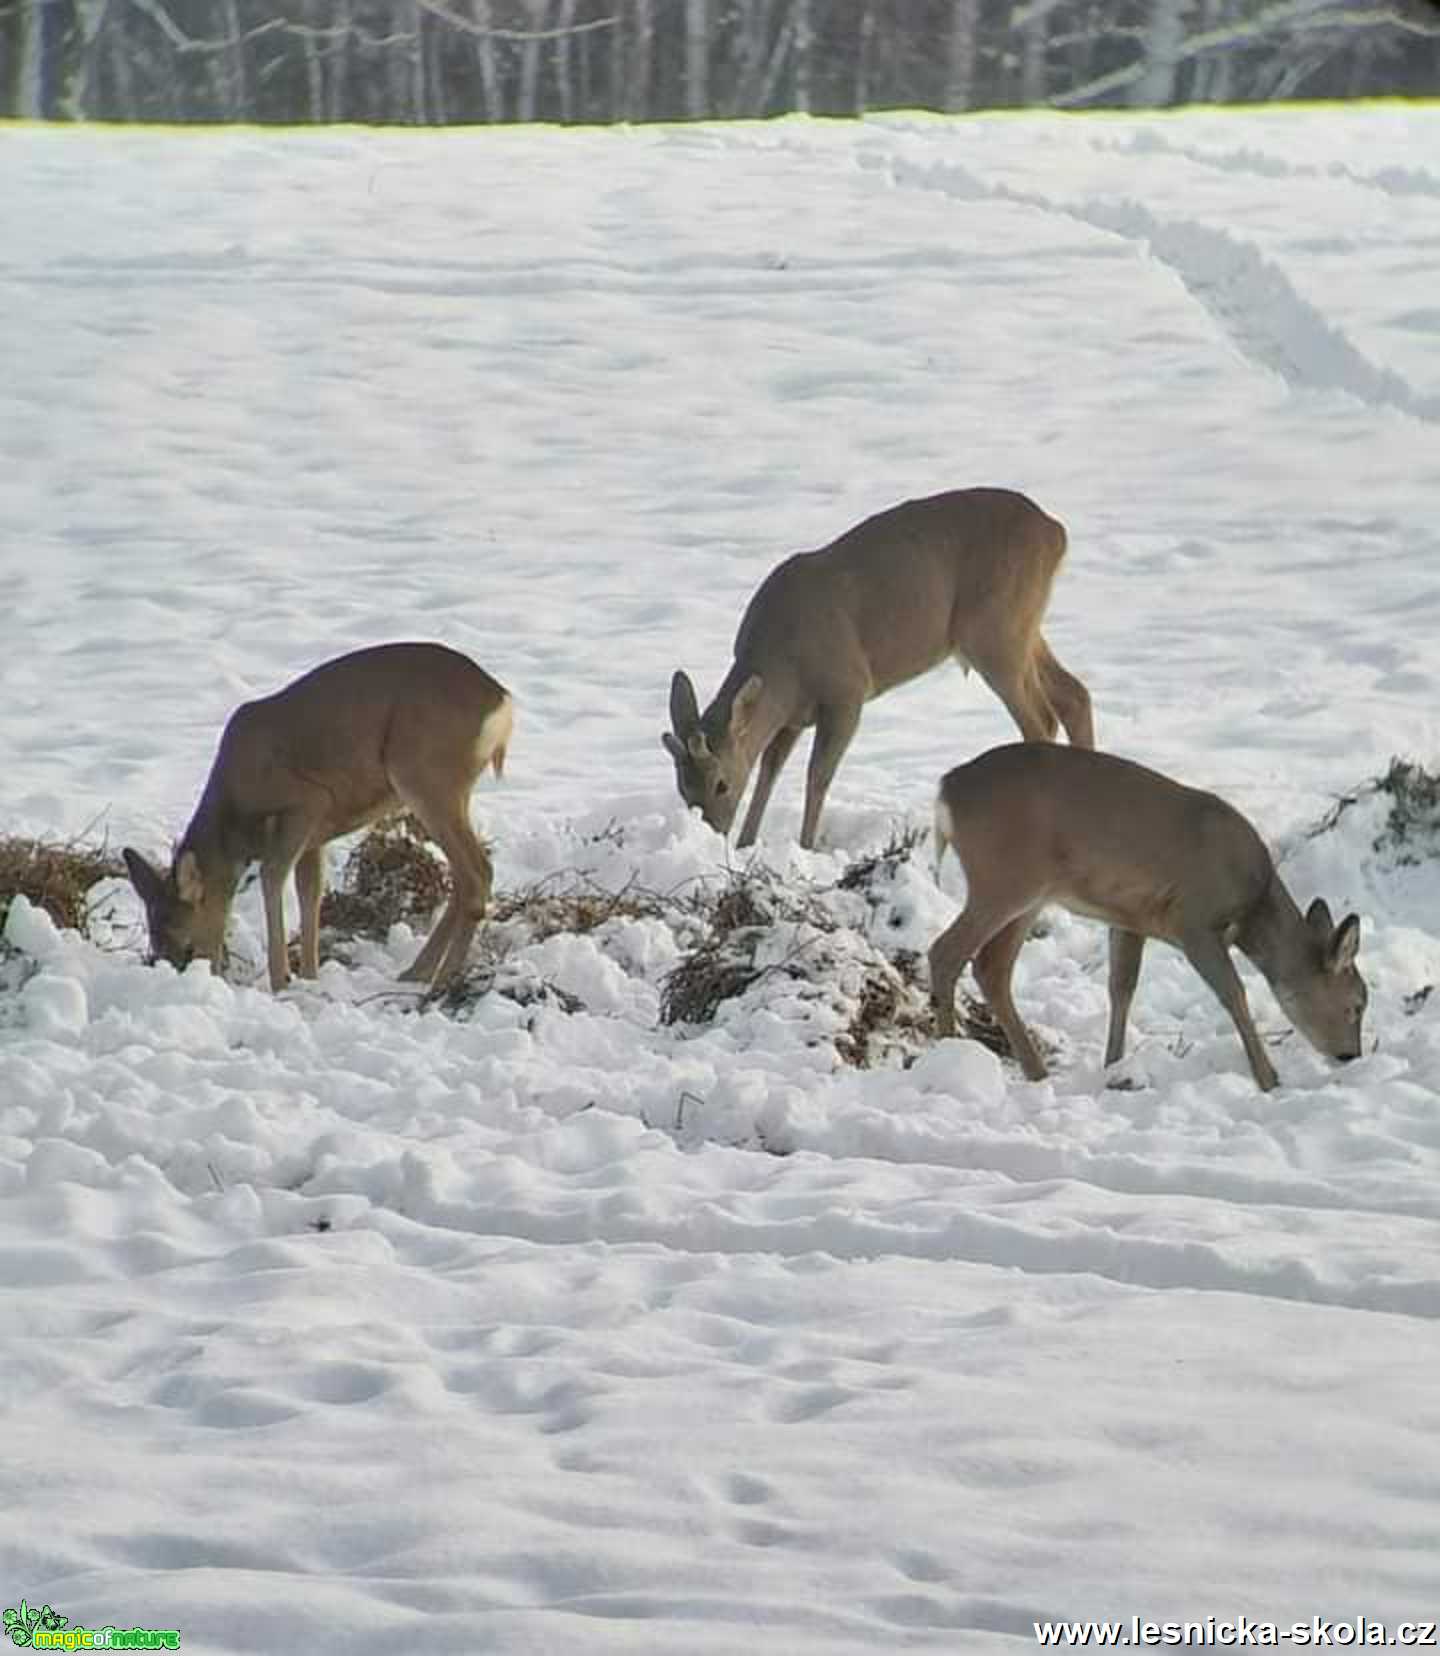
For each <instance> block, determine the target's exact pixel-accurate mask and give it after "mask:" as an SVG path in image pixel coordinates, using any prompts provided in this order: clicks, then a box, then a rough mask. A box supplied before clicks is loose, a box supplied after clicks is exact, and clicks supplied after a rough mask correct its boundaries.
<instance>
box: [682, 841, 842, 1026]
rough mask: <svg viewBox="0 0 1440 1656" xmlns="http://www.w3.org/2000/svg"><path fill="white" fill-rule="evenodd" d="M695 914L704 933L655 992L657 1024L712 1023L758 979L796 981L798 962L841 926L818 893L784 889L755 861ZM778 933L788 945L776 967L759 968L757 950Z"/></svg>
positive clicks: (776, 877)
mask: <svg viewBox="0 0 1440 1656" xmlns="http://www.w3.org/2000/svg"><path fill="white" fill-rule="evenodd" d="M697 908H698V911H699V917H700V918H701V919H702V921H703V923H704V931H703V934H702V935H701V937H700V939H699V941H698V942H697V943H696V944H695V946H694V947H693V948H692V949H691V950H690V952H689V953H688V954H687V955H686V956H685V958H684V959H683V960H682V961H681V962H680V964H679V965H678V966H676V967H675V968H674V970H673V971H671V972H670V973H669V975H668V976H667V977H666V979H665V981H664V983H663V985H662V986H661V990H660V1022H661V1023H662V1024H677V1023H686V1024H700V1023H710V1022H712V1021H713V1020H714V1017H715V1014H716V1012H718V1011H719V1009H720V1007H721V1005H722V1004H723V1003H724V1002H725V1001H727V1000H733V999H735V998H736V997H737V996H740V995H743V994H744V993H745V991H746V990H747V989H748V988H750V986H751V985H752V984H754V983H758V982H759V981H760V979H761V978H762V977H765V976H768V975H770V974H772V973H775V972H786V973H790V974H791V975H797V974H798V968H799V962H800V960H801V957H802V956H803V955H804V954H805V953H806V952H807V950H809V949H810V948H811V947H812V946H813V944H814V943H815V941H816V940H817V939H818V938H819V937H821V936H823V935H825V934H826V933H830V932H834V931H835V930H837V929H838V925H839V922H838V921H837V920H836V919H835V917H834V915H833V914H831V913H830V912H829V910H828V909H826V907H825V906H824V904H823V902H822V901H821V894H820V892H819V891H818V890H817V889H815V888H806V887H803V886H795V885H790V884H786V883H784V882H783V880H782V877H781V876H780V875H779V874H777V873H776V872H775V871H774V870H773V869H769V868H766V867H765V866H764V865H763V864H761V863H753V862H752V863H749V864H747V865H746V866H745V867H744V868H743V869H737V870H736V871H735V872H734V873H732V874H731V876H730V878H729V880H728V881H727V882H726V883H725V884H724V885H723V886H722V887H721V888H720V890H719V891H718V892H717V893H715V894H714V895H713V897H710V898H709V899H708V901H707V900H706V898H705V897H703V896H702V897H701V898H700V899H699V901H698V904H697ZM781 926H787V927H789V928H790V933H791V936H790V939H789V941H788V946H787V947H786V948H784V949H782V951H781V953H780V955H779V957H778V958H777V959H776V960H774V961H770V962H768V963H765V964H759V963H757V960H756V955H757V953H758V951H759V950H760V948H761V945H762V944H763V943H765V942H766V941H768V940H771V939H772V938H773V936H774V934H775V931H776V928H777V927H781Z"/></svg>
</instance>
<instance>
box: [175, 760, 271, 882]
mask: <svg viewBox="0 0 1440 1656" xmlns="http://www.w3.org/2000/svg"><path fill="white" fill-rule="evenodd" d="M245 838H246V836H245V834H244V832H243V824H241V823H240V822H239V821H238V819H236V818H235V816H234V814H233V812H231V811H229V810H227V809H226V807H225V804H224V802H223V801H222V800H219V799H216V798H215V797H214V795H213V794H212V792H211V790H210V789H208V788H207V789H206V791H205V793H204V795H203V796H202V797H201V800H200V803H199V805H197V806H196V808H195V815H194V816H193V817H191V819H190V826H189V827H188V828H187V829H186V830H185V833H184V835H183V836H182V837H181V840H180V844H179V845H178V846H177V847H176V851H175V860H176V862H177V863H178V862H179V860H180V858H181V857H182V856H184V855H185V853H186V852H187V851H188V852H189V853H190V854H191V855H192V856H193V857H194V858H195V861H196V863H197V865H198V866H199V869H200V877H201V879H202V880H203V881H204V883H205V895H206V902H207V905H208V904H210V903H224V904H225V905H227V906H228V905H229V902H230V899H231V898H232V897H233V896H234V895H235V888H236V886H238V885H239V884H240V876H241V875H242V874H243V873H244V872H245V869H246V867H247V866H248V864H249V863H250V861H251V859H252V857H253V856H254V855H256V854H257V853H256V852H254V851H252V850H251V848H250V847H249V846H248V845H247V844H245V843H244V841H245Z"/></svg>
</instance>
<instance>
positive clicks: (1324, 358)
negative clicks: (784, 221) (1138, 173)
mask: <svg viewBox="0 0 1440 1656" xmlns="http://www.w3.org/2000/svg"><path fill="white" fill-rule="evenodd" d="M864 164H866V165H871V166H874V165H881V164H884V165H888V167H889V170H890V175H891V177H892V179H893V180H894V182H895V183H897V184H902V185H914V186H918V187H920V188H922V189H931V190H939V191H941V192H942V193H943V194H946V195H950V196H954V197H956V198H957V199H959V200H966V201H977V200H984V201H1013V202H1015V203H1016V204H1017V205H1020V206H1024V207H1034V208H1037V209H1038V210H1039V211H1041V212H1045V213H1058V214H1060V215H1062V216H1063V217H1065V218H1070V219H1074V220H1076V221H1077V222H1079V223H1081V224H1088V225H1091V226H1093V227H1094V228H1095V229H1097V230H1105V231H1109V232H1110V233H1111V234H1112V235H1117V236H1121V237H1123V238H1124V239H1125V240H1127V241H1133V242H1138V243H1141V244H1143V245H1144V246H1145V247H1146V248H1147V249H1148V251H1149V252H1150V254H1151V256H1152V257H1153V258H1154V259H1156V260H1157V261H1158V262H1159V263H1160V264H1163V265H1165V266H1166V267H1167V268H1168V269H1170V270H1172V271H1173V272H1174V273H1175V275H1176V277H1177V278H1178V279H1179V281H1180V283H1181V284H1182V286H1183V287H1184V288H1185V291H1186V292H1187V293H1188V294H1189V295H1190V296H1191V298H1192V299H1194V300H1195V301H1196V303H1197V304H1199V305H1200V306H1201V307H1202V308H1203V309H1204V310H1206V311H1207V312H1208V313H1209V314H1210V316H1211V317H1213V318H1214V320H1215V321H1216V322H1217V323H1218V324H1219V326H1220V328H1221V330H1222V332H1223V333H1224V334H1225V335H1226V337H1227V338H1228V339H1229V340H1230V341H1231V343H1232V344H1233V345H1234V346H1235V347H1236V349H1237V350H1239V352H1240V353H1241V355H1242V356H1243V357H1244V358H1245V359H1246V360H1247V361H1248V362H1250V363H1252V364H1253V365H1255V366H1256V367H1259V368H1263V369H1265V370H1266V371H1267V372H1269V373H1273V374H1276V375H1278V377H1279V378H1280V379H1281V380H1283V381H1284V383H1285V384H1286V385H1287V386H1288V387H1289V389H1290V390H1292V391H1295V392H1306V391H1343V392H1345V393H1346V394H1347V395H1349V396H1352V397H1355V398H1357V399H1358V400H1359V401H1360V402H1362V403H1364V404H1365V405H1366V406H1367V407H1370V408H1375V409H1381V408H1388V409H1393V410H1395V411H1396V412H1398V413H1401V414H1407V415H1409V416H1410V417H1411V418H1412V419H1416V420H1422V421H1424V422H1425V423H1426V424H1427V425H1440V397H1427V396H1422V395H1421V394H1420V393H1419V392H1417V391H1416V390H1415V389H1414V387H1413V386H1411V385H1409V384H1408V383H1407V382H1406V381H1405V380H1404V379H1402V378H1401V377H1400V375H1399V374H1396V373H1394V372H1393V371H1392V370H1391V369H1388V368H1377V367H1376V366H1375V364H1374V363H1373V362H1371V361H1370V360H1369V358H1368V357H1366V356H1365V355H1364V354H1363V353H1362V352H1361V351H1359V350H1357V349H1356V347H1355V346H1354V345H1352V344H1351V342H1350V341H1349V340H1348V339H1347V338H1346V337H1345V335H1344V334H1343V333H1342V332H1341V331H1340V329H1338V328H1336V327H1335V326H1334V325H1333V324H1332V323H1330V322H1327V321H1326V319H1325V318H1324V316H1323V315H1321V313H1320V312H1319V311H1318V310H1316V309H1315V307H1314V306H1313V305H1311V304H1310V303H1309V302H1308V301H1307V300H1305V299H1302V298H1301V296H1300V295H1299V294H1298V293H1297V292H1296V291H1295V289H1294V287H1293V286H1292V285H1291V283H1290V279H1289V278H1288V277H1287V276H1286V275H1285V273H1284V272H1283V271H1282V270H1281V269H1280V267H1279V266H1278V265H1277V264H1275V263H1273V262H1272V261H1271V260H1269V259H1267V258H1266V257H1265V256H1264V255H1263V254H1262V253H1261V252H1260V251H1259V249H1258V248H1256V247H1254V246H1253V245H1252V244H1250V243H1249V242H1245V241H1242V240H1240V239H1239V238H1238V237H1236V236H1232V235H1231V234H1230V233H1229V232H1228V231H1225V230H1212V229H1211V228H1210V227H1209V226H1208V225H1204V224H1198V223H1196V222H1195V221H1194V220H1193V219H1175V220H1165V219H1159V218H1157V217H1156V216H1155V215H1154V214H1153V213H1151V212H1150V211H1149V209H1148V208H1145V207H1142V206H1141V205H1140V203H1139V202H1136V201H1129V200H1117V201H1108V202H1107V201H1100V200H1095V199H1092V200H1089V201H1086V202H1084V203H1083V204H1081V205H1079V206H1067V205H1066V204H1065V203H1063V202H1058V201H1051V200H1049V199H1048V198H1047V197H1045V196H1042V195H1040V194H1038V193H1037V192H1035V191H1032V190H1014V189H1011V188H1010V186H1009V185H1007V184H987V183H986V182H985V181H984V180H983V179H981V178H979V177H977V176H976V175H975V174H974V173H972V172H970V171H968V170H967V169H966V168H964V167H958V166H955V165H954V164H945V165H943V166H922V165H919V164H918V163H915V162H907V161H904V160H896V159H893V158H892V159H889V160H888V161H887V162H885V163H880V162H876V161H866V162H864Z"/></svg>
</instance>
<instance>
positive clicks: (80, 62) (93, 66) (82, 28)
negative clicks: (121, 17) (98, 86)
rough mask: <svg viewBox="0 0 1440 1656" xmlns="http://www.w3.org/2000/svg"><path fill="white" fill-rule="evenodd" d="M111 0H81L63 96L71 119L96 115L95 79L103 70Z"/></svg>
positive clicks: (67, 113)
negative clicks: (104, 44) (102, 39)
mask: <svg viewBox="0 0 1440 1656" xmlns="http://www.w3.org/2000/svg"><path fill="white" fill-rule="evenodd" d="M109 9H110V0H78V3H77V6H76V13H75V24H76V28H77V31H78V33H79V36H80V39H79V42H78V44H77V45H76V47H75V49H74V51H73V52H72V53H71V54H70V72H69V74H68V76H67V77H66V80H67V84H66V86H65V90H64V93H63V95H62V97H61V109H62V111H63V113H64V114H65V115H66V116H68V117H69V119H70V120H72V121H83V120H85V119H87V118H88V117H89V116H91V115H93V114H94V112H95V111H94V103H93V100H94V95H95V78H96V76H97V75H98V74H99V72H100V53H101V50H102V41H101V36H102V34H103V33H104V31H105V24H106V21H107V13H108V11H109Z"/></svg>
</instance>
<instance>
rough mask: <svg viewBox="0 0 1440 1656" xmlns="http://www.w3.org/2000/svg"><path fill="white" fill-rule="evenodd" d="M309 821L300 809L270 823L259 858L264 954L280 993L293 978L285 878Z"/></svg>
mask: <svg viewBox="0 0 1440 1656" xmlns="http://www.w3.org/2000/svg"><path fill="white" fill-rule="evenodd" d="M309 831H310V830H309V824H308V823H307V821H306V818H305V815H304V813H303V812H300V811H292V812H290V813H289V815H287V816H277V817H275V818H273V819H272V821H271V823H270V830H269V834H268V836H267V843H266V846H265V855H264V856H263V857H262V858H261V859H260V891H261V894H262V895H263V897H264V899H265V958H266V960H267V961H268V963H269V966H270V987H271V988H272V989H274V990H275V991H276V992H277V993H278V992H279V991H280V990H281V989H283V988H284V987H285V985H286V984H287V983H289V981H290V953H289V949H288V948H287V947H286V941H285V882H286V881H287V880H288V879H289V878H290V871H291V869H292V868H294V866H295V864H296V862H297V861H298V860H299V858H300V855H301V853H302V851H303V850H304V847H305V840H306V838H307V837H308V834H309Z"/></svg>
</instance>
